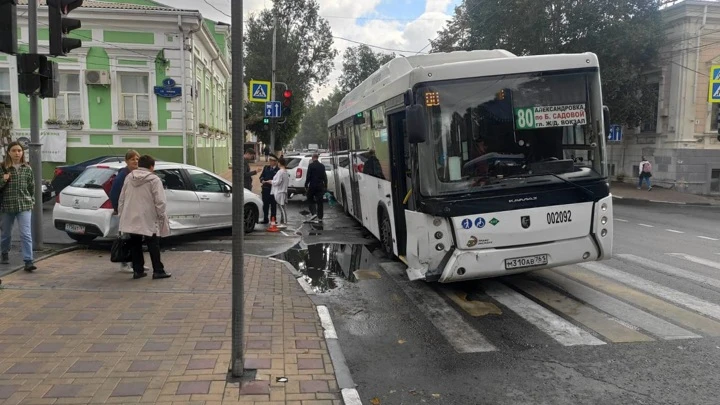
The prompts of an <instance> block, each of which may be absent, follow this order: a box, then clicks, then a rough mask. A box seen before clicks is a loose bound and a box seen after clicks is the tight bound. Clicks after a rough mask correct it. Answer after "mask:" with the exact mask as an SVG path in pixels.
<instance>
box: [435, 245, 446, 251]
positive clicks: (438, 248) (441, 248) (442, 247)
mask: <svg viewBox="0 0 720 405" xmlns="http://www.w3.org/2000/svg"><path fill="white" fill-rule="evenodd" d="M435 250H437V251H438V252H441V251H443V250H445V245H443V244H442V243H438V244H437V245H435Z"/></svg>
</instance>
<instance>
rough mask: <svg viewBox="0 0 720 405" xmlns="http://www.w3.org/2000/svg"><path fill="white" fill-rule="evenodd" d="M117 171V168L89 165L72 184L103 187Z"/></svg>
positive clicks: (81, 186)
mask: <svg viewBox="0 0 720 405" xmlns="http://www.w3.org/2000/svg"><path fill="white" fill-rule="evenodd" d="M115 173H117V170H116V169H111V168H108V167H89V168H87V169H85V171H83V172H82V173H81V174H80V176H78V178H77V179H75V181H73V182H72V184H71V186H73V187H79V188H93V185H97V186H98V187H97V188H101V187H102V186H103V185H104V184H105V183H106V182H107V181H108V180H110V179H111V178H112V177H113V176H114V175H115Z"/></svg>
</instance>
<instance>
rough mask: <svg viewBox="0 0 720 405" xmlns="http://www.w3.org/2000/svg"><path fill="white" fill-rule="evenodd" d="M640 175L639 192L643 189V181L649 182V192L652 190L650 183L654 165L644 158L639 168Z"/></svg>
mask: <svg viewBox="0 0 720 405" xmlns="http://www.w3.org/2000/svg"><path fill="white" fill-rule="evenodd" d="M639 170H640V173H638V190H640V189H642V184H643V181H646V182H647V185H648V191H650V190H652V184H651V183H650V177H652V164H651V163H650V161H648V160H647V159H645V156H643V157H642V161H641V162H640V167H639Z"/></svg>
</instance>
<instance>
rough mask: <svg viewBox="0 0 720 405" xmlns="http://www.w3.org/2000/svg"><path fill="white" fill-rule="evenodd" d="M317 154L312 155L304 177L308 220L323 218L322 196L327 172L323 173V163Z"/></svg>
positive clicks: (326, 181) (325, 186)
mask: <svg viewBox="0 0 720 405" xmlns="http://www.w3.org/2000/svg"><path fill="white" fill-rule="evenodd" d="M318 158H319V155H318V154H317V153H314V154H313V155H312V162H311V163H310V165H309V166H308V172H307V177H306V179H305V190H306V191H307V193H306V195H307V201H308V204H309V205H310V215H311V217H310V220H311V221H312V220H315V219H316V218H317V219H318V220H320V221H322V220H323V196H324V195H325V190H327V183H328V179H327V173H325V165H324V164H322V163H320V162H319V161H318Z"/></svg>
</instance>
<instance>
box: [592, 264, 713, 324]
mask: <svg viewBox="0 0 720 405" xmlns="http://www.w3.org/2000/svg"><path fill="white" fill-rule="evenodd" d="M578 266H580V267H583V268H585V269H588V270H590V271H593V272H595V273H598V274H601V275H603V276H606V277H610V278H613V279H615V280H617V281H620V282H621V283H624V284H627V285H631V286H633V287H634V288H637V289H639V290H643V291H645V292H647V293H650V294H652V295H655V296H658V297H660V298H662V299H665V300H667V301H670V302H674V303H676V304H679V305H682V306H684V307H686V308H690V309H692V310H694V311H697V312H699V313H701V314H703V315H707V316H710V317H713V318H715V319H720V305H715V304H713V303H710V302H708V301H704V300H701V299H699V298H695V297H693V296H692V295H689V294H685V293H683V292H680V291H677V290H673V289H671V288H667V287H665V286H662V285H660V284H657V283H654V282H652V281H649V280H645V279H643V278H640V277H636V276H633V275H631V274H628V273H625V272H622V271H620V270H615V269H614V268H612V267H609V266H606V265H604V264H600V263H593V262H588V263H580V264H578Z"/></svg>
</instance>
